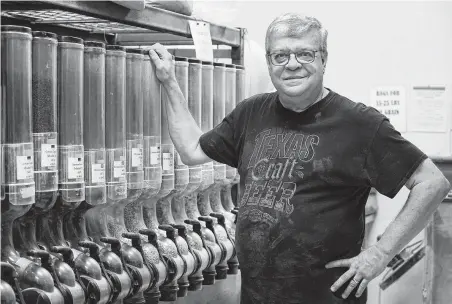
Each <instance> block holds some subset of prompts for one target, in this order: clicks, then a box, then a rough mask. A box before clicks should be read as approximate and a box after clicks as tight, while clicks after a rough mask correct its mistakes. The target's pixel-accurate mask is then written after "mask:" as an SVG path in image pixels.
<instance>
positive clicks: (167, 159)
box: [162, 153, 173, 171]
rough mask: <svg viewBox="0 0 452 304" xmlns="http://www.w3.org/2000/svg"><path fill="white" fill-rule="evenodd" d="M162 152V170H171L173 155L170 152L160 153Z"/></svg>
mask: <svg viewBox="0 0 452 304" xmlns="http://www.w3.org/2000/svg"><path fill="white" fill-rule="evenodd" d="M162 154H163V164H162V167H163V170H165V171H167V170H172V169H173V155H172V154H171V153H162Z"/></svg>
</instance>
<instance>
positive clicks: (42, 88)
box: [32, 32, 58, 196]
mask: <svg viewBox="0 0 452 304" xmlns="http://www.w3.org/2000/svg"><path fill="white" fill-rule="evenodd" d="M57 45H58V40H57V35H56V34H53V33H48V32H33V42H32V59H33V60H32V65H33V66H32V92H33V93H32V96H33V148H34V169H35V174H34V175H35V183H36V192H37V196H38V195H39V193H41V192H49V191H57V190H58V162H57V160H58V150H57V125H56V124H57Z"/></svg>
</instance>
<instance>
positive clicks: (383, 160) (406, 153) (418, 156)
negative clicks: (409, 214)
mask: <svg viewBox="0 0 452 304" xmlns="http://www.w3.org/2000/svg"><path fill="white" fill-rule="evenodd" d="M426 158H427V156H426V155H425V154H424V153H423V152H422V151H421V150H420V149H419V148H417V147H416V146H415V145H413V144H412V143H411V142H409V141H408V140H406V139H405V138H403V137H402V135H401V134H400V133H399V132H398V131H397V130H396V129H394V127H393V126H392V125H391V124H390V123H389V121H388V120H387V119H384V120H383V121H382V122H381V124H380V127H379V128H378V131H377V132H376V134H375V137H374V139H373V142H372V144H371V146H370V149H369V151H368V155H367V159H366V164H365V168H364V169H365V171H366V175H367V177H368V179H369V181H370V184H371V186H372V187H374V188H375V189H376V190H377V191H378V192H380V193H381V194H383V195H385V196H387V197H389V198H393V197H394V196H396V194H397V193H398V192H399V190H400V189H401V188H402V187H403V186H404V185H405V183H406V182H407V181H408V179H409V178H410V177H411V175H412V174H413V173H414V171H415V170H416V169H417V167H418V166H419V165H420V164H421V163H422V162H423V161H424V160H425V159H426Z"/></svg>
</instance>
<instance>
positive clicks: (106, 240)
mask: <svg viewBox="0 0 452 304" xmlns="http://www.w3.org/2000/svg"><path fill="white" fill-rule="evenodd" d="M100 241H101V242H102V243H107V244H110V245H115V244H120V242H119V240H118V239H116V238H113V237H101V238H100Z"/></svg>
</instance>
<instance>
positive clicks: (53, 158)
mask: <svg viewBox="0 0 452 304" xmlns="http://www.w3.org/2000/svg"><path fill="white" fill-rule="evenodd" d="M56 166H57V147H56V145H54V144H42V145H41V167H55V168H56Z"/></svg>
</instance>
